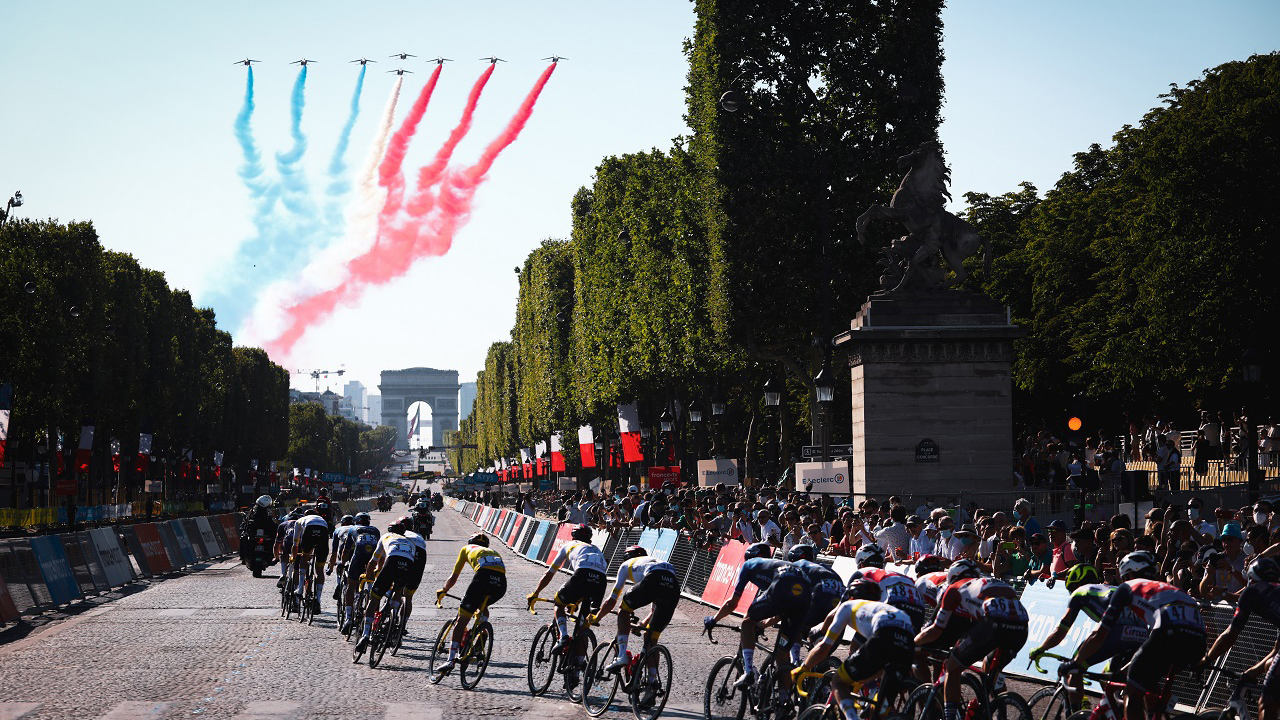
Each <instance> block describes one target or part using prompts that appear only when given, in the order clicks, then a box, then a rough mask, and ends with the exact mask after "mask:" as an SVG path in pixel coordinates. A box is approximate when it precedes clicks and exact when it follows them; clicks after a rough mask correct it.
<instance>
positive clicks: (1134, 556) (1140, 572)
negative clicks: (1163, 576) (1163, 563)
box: [1117, 550, 1156, 580]
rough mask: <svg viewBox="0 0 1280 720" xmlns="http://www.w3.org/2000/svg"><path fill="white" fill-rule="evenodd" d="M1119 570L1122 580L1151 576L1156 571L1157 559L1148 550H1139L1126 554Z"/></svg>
mask: <svg viewBox="0 0 1280 720" xmlns="http://www.w3.org/2000/svg"><path fill="white" fill-rule="evenodd" d="M1117 570H1118V571H1119V573H1120V579H1121V580H1132V579H1134V578H1149V577H1151V576H1152V575H1153V574H1154V573H1155V571H1156V559H1155V557H1154V556H1153V555H1152V554H1151V553H1149V552H1147V551H1146V550H1138V551H1137V552H1131V553H1129V554H1128V555H1125V556H1124V559H1123V560H1121V561H1120V567H1119V568H1117Z"/></svg>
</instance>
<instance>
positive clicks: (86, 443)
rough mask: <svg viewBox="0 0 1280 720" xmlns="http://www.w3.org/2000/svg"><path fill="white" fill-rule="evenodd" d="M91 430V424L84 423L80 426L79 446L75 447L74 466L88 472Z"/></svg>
mask: <svg viewBox="0 0 1280 720" xmlns="http://www.w3.org/2000/svg"><path fill="white" fill-rule="evenodd" d="M93 430H94V427H93V426H92V425H84V426H82V427H81V428H80V447H78V448H76V468H77V469H78V470H79V471H80V472H82V473H87V472H89V460H90V459H91V458H92V457H93Z"/></svg>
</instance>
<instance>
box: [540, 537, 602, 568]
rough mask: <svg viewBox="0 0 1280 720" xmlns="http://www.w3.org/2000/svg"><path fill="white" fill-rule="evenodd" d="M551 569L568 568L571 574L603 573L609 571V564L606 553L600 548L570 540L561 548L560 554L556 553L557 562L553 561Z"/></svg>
mask: <svg viewBox="0 0 1280 720" xmlns="http://www.w3.org/2000/svg"><path fill="white" fill-rule="evenodd" d="M551 567H553V568H557V569H558V568H562V567H568V568H569V571H570V572H577V571H579V570H596V571H599V572H602V573H603V572H604V571H605V570H607V569H608V567H609V563H608V562H606V561H605V559H604V553H602V552H600V548H598V547H596V546H595V545H592V544H591V543H588V542H582V541H581V540H570V541H569V542H567V543H565V544H564V545H561V546H560V552H558V553H556V557H555V560H552V561H551Z"/></svg>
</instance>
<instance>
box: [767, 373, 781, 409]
mask: <svg viewBox="0 0 1280 720" xmlns="http://www.w3.org/2000/svg"><path fill="white" fill-rule="evenodd" d="M781 402H782V392H781V391H779V390H778V388H777V387H775V386H774V384H773V378H769V379H768V380H765V381H764V406H765V407H771V408H775V407H778V405H779V404H780V403H781Z"/></svg>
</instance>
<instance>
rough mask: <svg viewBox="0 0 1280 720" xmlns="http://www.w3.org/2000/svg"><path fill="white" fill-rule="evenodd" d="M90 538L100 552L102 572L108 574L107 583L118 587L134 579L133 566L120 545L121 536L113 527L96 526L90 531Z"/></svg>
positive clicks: (99, 558)
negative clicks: (119, 536) (117, 534)
mask: <svg viewBox="0 0 1280 720" xmlns="http://www.w3.org/2000/svg"><path fill="white" fill-rule="evenodd" d="M89 538H90V539H91V540H92V541H93V547H94V549H95V550H97V552H98V560H99V561H100V562H101V563H102V574H103V575H106V576H107V584H108V585H110V586H111V587H118V586H120V585H123V584H125V583H127V582H129V581H131V580H133V566H132V565H130V564H129V559H128V558H127V557H125V555H124V550H123V549H122V548H121V547H120V538H118V537H117V536H116V532H115V530H113V529H111V528H94V529H93V530H90V531H89Z"/></svg>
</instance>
